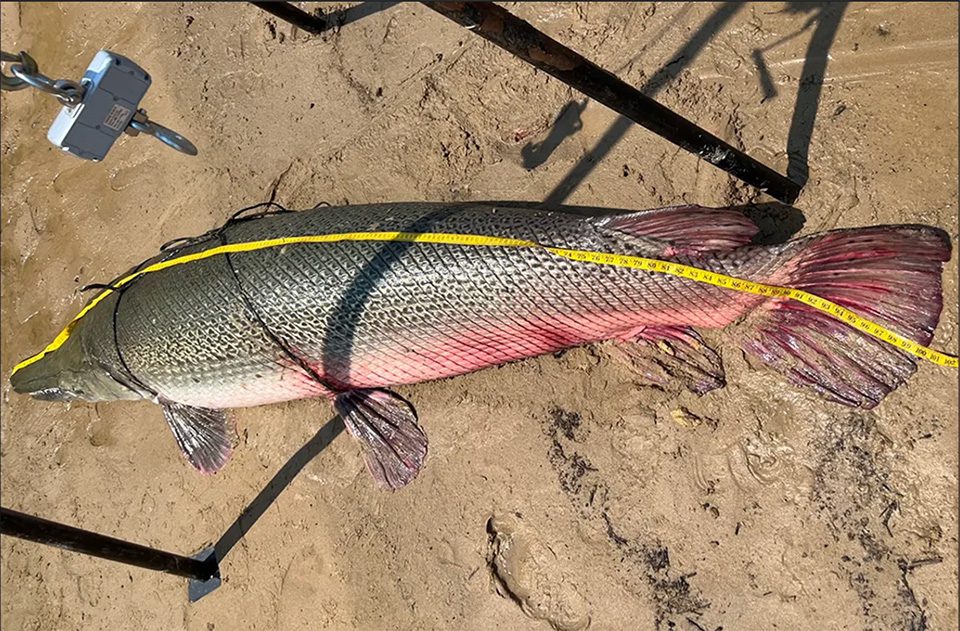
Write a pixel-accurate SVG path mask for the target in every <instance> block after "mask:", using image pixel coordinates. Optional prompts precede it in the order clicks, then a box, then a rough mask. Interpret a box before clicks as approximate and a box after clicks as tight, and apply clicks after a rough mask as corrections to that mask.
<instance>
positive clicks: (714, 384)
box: [617, 326, 726, 394]
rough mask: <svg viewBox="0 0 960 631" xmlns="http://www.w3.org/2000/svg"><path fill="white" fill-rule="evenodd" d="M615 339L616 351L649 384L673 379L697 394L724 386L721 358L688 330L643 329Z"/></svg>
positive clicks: (694, 332) (667, 383)
mask: <svg viewBox="0 0 960 631" xmlns="http://www.w3.org/2000/svg"><path fill="white" fill-rule="evenodd" d="M618 339H619V340H620V342H621V344H620V345H619V346H618V347H617V348H619V350H620V351H621V352H622V353H623V354H624V355H626V356H627V358H628V359H629V361H630V363H631V364H632V365H633V367H634V369H635V370H636V371H637V372H638V373H640V374H641V375H642V376H643V377H644V378H645V379H646V380H647V381H648V382H650V383H652V384H655V385H660V386H666V385H669V383H670V382H671V381H673V380H676V381H679V382H680V383H681V384H682V385H683V386H684V387H685V388H687V389H688V390H690V391H691V392H694V393H696V394H706V393H707V392H710V391H711V390H715V389H717V388H722V387H723V386H724V385H726V379H725V376H724V371H723V362H722V361H721V359H720V356H719V355H718V354H717V352H716V351H715V350H713V349H712V348H710V347H709V346H708V345H707V343H706V342H704V341H703V338H701V337H700V334H698V333H697V332H696V331H695V330H693V329H691V328H689V327H674V326H657V327H643V328H642V329H637V330H635V331H630V332H628V333H626V334H625V335H622V336H621V337H620V338H618Z"/></svg>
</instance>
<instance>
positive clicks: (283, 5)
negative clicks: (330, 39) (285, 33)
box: [250, 2, 327, 35]
mask: <svg viewBox="0 0 960 631" xmlns="http://www.w3.org/2000/svg"><path fill="white" fill-rule="evenodd" d="M250 4H252V5H254V6H255V7H258V8H260V9H263V10H264V11H266V12H267V13H270V14H272V15H275V16H276V17H278V18H280V19H281V20H284V21H285V22H289V23H290V24H293V25H294V26H296V27H297V28H302V29H303V30H305V31H306V32H308V33H313V34H314V35H319V34H320V33H322V32H324V31H325V30H327V22H326V20H322V19H320V18H318V17H316V16H314V15H310V14H309V13H307V12H306V11H302V10H300V9H298V8H297V7H295V6H293V5H292V4H290V3H289V2H251V3H250Z"/></svg>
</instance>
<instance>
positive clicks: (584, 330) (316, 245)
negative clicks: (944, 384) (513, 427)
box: [11, 203, 950, 488]
mask: <svg viewBox="0 0 960 631" xmlns="http://www.w3.org/2000/svg"><path fill="white" fill-rule="evenodd" d="M756 231H757V228H756V226H755V225H754V224H753V223H752V222H751V221H749V220H748V219H747V218H746V217H745V216H744V215H743V214H741V213H740V212H738V211H735V210H732V209H711V208H704V207H699V206H683V207H671V208H662V209H657V210H651V211H644V212H637V213H621V214H612V215H604V216H599V217H586V216H582V215H577V214H569V213H564V212H547V211H542V210H533V209H530V208H523V207H520V206H519V205H509V204H508V205H496V204H479V203H458V204H442V203H397V204H375V205H363V206H349V207H343V208H316V209H313V210H307V211H301V212H282V213H266V214H261V215H259V216H252V217H243V218H238V219H236V220H231V221H230V222H228V223H227V224H226V225H225V226H223V227H221V228H219V229H217V230H213V231H211V232H209V233H207V234H206V235H202V236H200V237H196V238H193V239H192V240H189V241H187V242H185V243H183V244H180V245H179V246H178V247H176V248H172V249H167V250H163V251H162V252H161V254H160V255H158V256H157V257H155V258H153V259H151V260H149V261H145V262H144V263H142V264H141V265H139V266H137V267H136V268H134V269H133V270H131V271H129V272H128V273H127V274H125V275H123V276H121V277H120V278H119V279H118V280H117V281H114V283H113V284H111V285H108V286H106V287H105V288H103V289H102V291H101V292H100V294H98V295H97V296H96V297H95V298H94V299H93V300H92V301H91V302H90V303H88V305H87V307H86V308H85V309H84V311H83V312H81V314H80V315H79V316H78V317H77V318H75V319H74V320H73V321H72V322H71V323H70V325H69V326H68V327H67V329H65V330H64V332H62V333H61V334H60V336H58V337H57V339H56V340H55V341H54V342H53V343H51V344H50V345H49V346H48V347H47V348H46V349H45V350H44V351H43V352H41V353H38V354H37V355H35V356H33V357H31V358H30V359H28V360H25V361H24V362H21V363H20V364H19V365H18V366H17V367H16V368H15V369H14V372H13V374H12V376H11V382H12V385H13V388H14V390H16V391H17V392H21V393H29V394H32V395H33V396H34V397H35V398H37V399H43V400H57V401H64V400H72V399H81V400H85V401H109V400H116V399H139V398H146V399H150V400H153V401H155V402H156V403H158V404H159V405H160V406H162V408H163V412H164V416H165V417H166V420H167V421H168V422H169V424H170V427H171V428H172V430H173V433H174V436H175V438H176V440H177V442H178V444H179V445H180V447H181V449H182V450H183V452H184V454H185V455H186V457H187V459H188V460H189V462H190V463H191V464H193V465H194V466H195V467H196V468H197V469H199V470H201V471H202V472H206V473H209V472H215V471H217V470H219V469H220V468H221V467H222V466H223V465H224V464H225V463H226V461H227V459H228V457H229V455H230V453H231V449H232V445H231V432H230V429H229V428H230V425H229V421H228V416H227V414H226V413H225V410H226V409H228V408H236V407H244V406H255V405H262V404H268V403H275V402H280V401H289V400H294V399H300V398H307V397H316V396H324V397H328V398H330V399H332V400H333V403H334V406H335V408H336V410H337V412H338V413H339V414H340V415H341V416H342V418H343V420H344V423H345V425H346V427H347V429H348V430H349V431H350V433H351V434H352V435H353V436H354V437H356V438H357V439H358V440H359V441H360V444H361V446H362V448H363V449H362V452H363V454H364V458H365V461H366V463H367V466H368V468H369V469H370V471H371V473H372V474H373V476H374V478H375V480H376V481H377V483H378V484H379V485H381V486H383V487H386V488H398V487H401V486H403V485H405V484H407V483H408V482H410V481H411V480H412V479H413V478H414V477H415V476H416V474H417V473H418V471H419V470H420V468H421V466H422V464H423V461H424V458H425V455H426V452H427V439H426V436H425V434H424V433H423V431H422V430H421V428H420V426H419V425H418V420H417V415H416V412H415V410H414V408H413V406H412V405H411V404H410V403H409V402H408V401H406V400H405V399H403V398H401V397H400V396H399V395H397V394H396V393H394V392H392V391H390V390H389V389H388V388H390V387H392V386H397V385H401V384H412V383H418V382H423V381H428V380H433V379H439V378H444V377H452V376H455V375H461V374H464V373H468V372H472V371H475V370H479V369H482V368H485V367H489V366H497V365H500V364H504V363H507V362H511V361H515V360H519V359H523V358H528V357H534V356H537V355H542V354H545V353H551V352H556V351H559V350H562V349H567V348H571V347H574V346H579V345H583V344H589V343H593V342H598V341H603V340H614V341H615V344H616V345H617V346H618V347H619V348H621V349H623V350H624V351H625V354H626V355H627V356H628V357H630V358H631V359H632V362H633V364H634V365H635V366H636V367H637V369H638V371H639V373H640V374H641V375H642V376H644V378H645V379H648V380H652V381H658V380H659V381H660V382H663V381H664V380H666V379H676V380H678V381H679V382H680V383H683V384H684V385H686V386H687V387H688V388H689V389H691V390H693V391H695V392H697V393H701V394H702V393H705V392H707V391H709V390H712V389H714V388H718V387H720V386H722V385H724V371H723V363H722V361H721V357H720V355H719V354H718V353H717V352H716V351H715V350H714V349H713V348H711V347H710V346H709V345H708V344H707V343H706V342H705V341H704V340H703V338H702V337H701V336H700V335H699V333H698V332H697V329H703V328H713V329H719V328H724V327H727V326H728V325H731V324H733V323H735V322H739V321H741V320H744V322H743V323H741V324H739V325H738V328H741V329H744V331H743V334H742V335H740V336H738V337H740V338H742V339H741V340H740V342H739V344H740V345H741V347H742V348H743V350H744V351H746V352H747V353H749V354H751V355H752V356H754V357H756V358H758V359H759V361H760V362H762V363H764V364H766V365H768V366H770V367H772V368H774V369H776V370H778V371H780V372H781V373H783V374H784V375H786V376H787V377H788V379H789V380H790V381H792V382H793V383H795V384H797V385H799V386H802V387H808V388H812V389H814V390H816V391H817V392H818V393H819V394H821V395H822V396H824V397H826V398H827V399H830V400H832V401H835V402H838V403H842V404H845V405H850V406H859V407H863V408H869V407H873V406H875V405H876V404H877V403H879V401H880V400H881V399H882V398H883V397H884V396H886V395H887V394H888V393H889V392H891V391H892V390H893V389H895V388H896V387H897V386H899V385H900V384H902V383H903V382H904V381H905V380H906V379H907V377H909V376H910V375H911V374H912V373H913V371H914V370H915V365H916V364H915V360H914V358H913V357H911V356H910V355H908V354H906V353H904V352H902V351H901V350H899V349H897V348H895V347H893V346H891V345H888V344H885V343H883V342H882V341H879V340H877V339H875V338H873V337H871V336H869V335H866V334H864V333H862V332H860V331H858V330H855V329H854V328H852V327H850V326H848V325H847V324H845V323H844V322H841V321H838V320H836V319H834V318H831V317H830V316H827V315H824V314H823V313H820V312H818V311H816V310H814V309H811V308H810V307H808V306H806V305H803V304H799V303H797V302H795V301H791V300H785V299H779V298H766V297H763V296H757V295H752V294H747V293H740V292H736V291H732V290H730V289H725V288H721V287H716V286H711V285H708V284H703V283H698V282H696V281H694V280H690V279H687V278H680V277H676V276H669V275H665V274H658V273H655V272H649V271H640V270H636V269H627V268H622V267H616V266H608V265H600V264H595V263H590V262H583V261H575V260H569V259H566V258H563V257H559V256H557V255H556V254H554V253H551V252H550V251H548V250H546V249H543V248H537V247H511V246H496V247H476V246H473V245H468V244H462V243H443V242H431V241H430V240H429V239H427V240H424V241H410V240H408V241H397V240H390V239H389V238H388V237H384V238H383V239H379V240H378V239H373V240H370V239H364V238H356V234H357V233H362V234H366V235H368V236H369V233H390V232H401V233H415V234H426V235H429V234H441V235H443V234H446V235H484V236H492V237H498V238H506V239H516V240H522V241H529V242H534V243H536V244H542V245H548V246H553V247H560V248H571V249H576V250H585V251H597V252H610V253H618V254H626V255H633V256H642V257H648V258H654V259H659V260H665V261H674V262H680V263H683V264H686V265H691V266H694V267H697V268H699V269H703V270H709V271H713V272H717V273H722V274H726V275H729V276H733V277H737V278H742V279H748V280H753V281H757V282H763V283H767V284H771V285H780V286H788V287H794V288H800V289H803V290H805V291H808V292H810V293H813V294H816V295H818V296H821V297H823V298H826V299H828V300H831V301H833V302H835V303H836V304H839V305H842V306H844V307H848V308H849V309H852V310H855V311H857V312H858V313H860V314H862V315H863V316H865V317H868V318H871V319H872V320H873V321H874V322H876V323H879V324H881V325H882V326H884V327H887V328H888V329H890V330H892V331H895V332H897V333H898V334H900V335H902V336H904V337H906V338H909V339H911V340H914V341H916V342H918V343H920V344H926V343H928V342H929V341H930V339H931V338H932V336H933V331H934V329H935V327H936V325H937V321H938V319H939V315H940V311H941V307H942V298H941V274H942V263H943V262H944V261H946V260H948V259H949V257H950V242H949V239H948V238H947V237H946V236H945V234H944V233H943V232H942V231H940V230H938V229H935V228H931V227H926V226H912V225H911V226H907V225H902V226H878V227H870V228H859V229H848V230H835V231H830V232H825V233H821V234H817V235H812V236H808V237H804V238H800V239H796V240H793V241H790V242H787V243H784V244H778V245H766V246H759V245H750V240H751V238H752V237H753V236H754V234H755V233H756ZM337 235H340V236H337ZM350 235H354V238H349V237H350ZM384 239H386V240H384ZM746 316H749V317H746Z"/></svg>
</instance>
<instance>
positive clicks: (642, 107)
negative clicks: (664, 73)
mask: <svg viewBox="0 0 960 631" xmlns="http://www.w3.org/2000/svg"><path fill="white" fill-rule="evenodd" d="M422 4H424V5H425V6H426V7H428V8H430V9H433V10H434V11H436V12H437V13H439V14H441V15H443V16H444V17H447V18H449V19H451V20H453V21H454V22H456V23H457V24H460V25H461V26H464V27H466V28H467V29H468V30H470V31H471V32H473V33H476V34H477V35H479V36H480V37H483V38H484V39H486V40H487V41H490V42H493V43H494V44H496V45H497V46H499V47H500V48H503V49H504V50H506V51H507V52H510V53H512V54H514V55H516V56H517V57H519V58H520V59H522V60H524V61H526V62H527V63H529V64H532V65H533V66H536V67H537V68H539V69H540V70H543V71H544V72H546V73H547V74H549V75H551V76H553V77H555V78H557V79H559V80H560V81H562V82H564V83H565V84H567V85H569V86H570V87H572V88H574V89H576V90H578V91H580V92H582V93H583V94H586V95H587V96H589V97H590V98H592V99H594V100H596V101H597V102H599V103H602V104H603V105H606V106H607V107H609V108H610V109H612V110H614V111H616V112H619V113H620V114H623V115H624V116H626V117H627V118H629V119H630V120H632V121H633V122H635V123H637V124H638V125H641V126H643V127H645V128H647V129H649V130H650V131H652V132H654V133H655V134H657V135H659V136H661V137H663V138H665V139H666V140H669V141H670V142H672V143H674V144H675V145H677V146H679V147H681V148H683V149H686V150H687V151H689V152H690V153H693V154H695V155H697V156H699V157H700V158H702V159H704V160H706V161H707V162H709V163H710V164H713V165H714V166H716V167H718V168H720V169H722V170H724V171H726V172H727V173H729V174H730V175H732V176H734V177H736V178H738V179H740V180H742V181H744V182H746V183H747V184H750V185H752V186H755V187H757V188H758V189H760V190H761V191H763V192H765V193H767V194H768V195H770V196H771V197H773V198H774V199H777V200H779V201H781V202H784V203H787V204H789V203H792V202H794V201H795V200H796V199H797V197H798V196H799V195H800V190H801V188H802V187H801V185H800V184H798V183H796V182H794V181H792V180H790V179H789V178H787V177H786V176H784V175H781V174H780V173H777V172H776V171H774V170H773V169H771V168H770V167H768V166H766V165H764V164H762V163H761V162H758V161H757V160H755V159H753V158H751V157H750V156H748V155H747V154H745V153H743V152H742V151H740V150H739V149H737V148H735V147H733V146H731V145H730V144H728V143H726V142H724V141H723V140H721V139H720V138H717V137H716V136H714V135H713V134H711V133H710V132H708V131H706V130H705V129H702V128H701V127H699V126H697V125H696V124H695V123H692V122H691V121H688V120H687V119H685V118H683V117H682V116H680V115H679V114H677V113H675V112H673V111H672V110H670V109H668V108H667V107H665V106H663V105H661V104H660V103H658V102H656V101H655V100H653V99H651V98H650V97H648V96H645V95H644V94H643V93H641V92H640V91H639V90H637V89H636V88H634V87H633V86H631V85H629V84H627V83H625V82H624V81H622V80H620V79H618V78H617V77H616V76H614V75H613V74H612V73H610V72H608V71H606V70H604V69H603V68H601V67H599V66H597V65H596V64H594V63H593V62H591V61H589V60H588V59H586V58H585V57H583V56H582V55H580V54H578V53H576V52H574V51H573V50H571V49H569V48H567V47H566V46H564V45H563V44H561V43H560V42H558V41H556V40H554V39H552V38H551V37H549V36H548V35H546V34H545V33H542V32H541V31H539V30H537V29H536V28H534V27H533V26H531V25H530V24H529V23H527V22H525V21H523V20H521V19H520V18H518V17H516V16H514V15H513V14H511V13H510V12H509V11H507V10H506V9H504V8H502V7H499V6H497V5H496V4H494V3H492V2H423V3H422Z"/></svg>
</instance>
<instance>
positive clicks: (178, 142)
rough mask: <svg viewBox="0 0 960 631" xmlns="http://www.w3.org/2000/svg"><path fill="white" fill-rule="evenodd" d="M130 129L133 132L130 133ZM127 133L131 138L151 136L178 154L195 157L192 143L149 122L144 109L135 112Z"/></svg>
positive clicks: (170, 130) (195, 148) (168, 129)
mask: <svg viewBox="0 0 960 631" xmlns="http://www.w3.org/2000/svg"><path fill="white" fill-rule="evenodd" d="M130 129H133V130H134V131H133V132H130ZM127 133H129V134H130V135H131V136H135V135H137V134H140V133H143V134H146V135H148V136H153V137H154V138H156V139H157V140H159V141H160V142H162V143H163V144H165V145H167V146H168V147H172V148H173V149H176V150H177V151H179V152H180V153H185V154H187V155H188V156H195V155H197V147H196V146H195V145H194V144H193V143H192V142H190V141H189V140H187V139H186V138H184V137H183V136H181V135H180V134H178V133H177V132H175V131H173V130H172V129H170V128H169V127H164V126H163V125H161V124H160V123H155V122H153V121H152V120H150V119H149V118H148V117H147V111H146V110H144V109H139V110H137V113H136V114H134V115H133V118H132V119H131V120H130V124H129V126H128V128H127Z"/></svg>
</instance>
